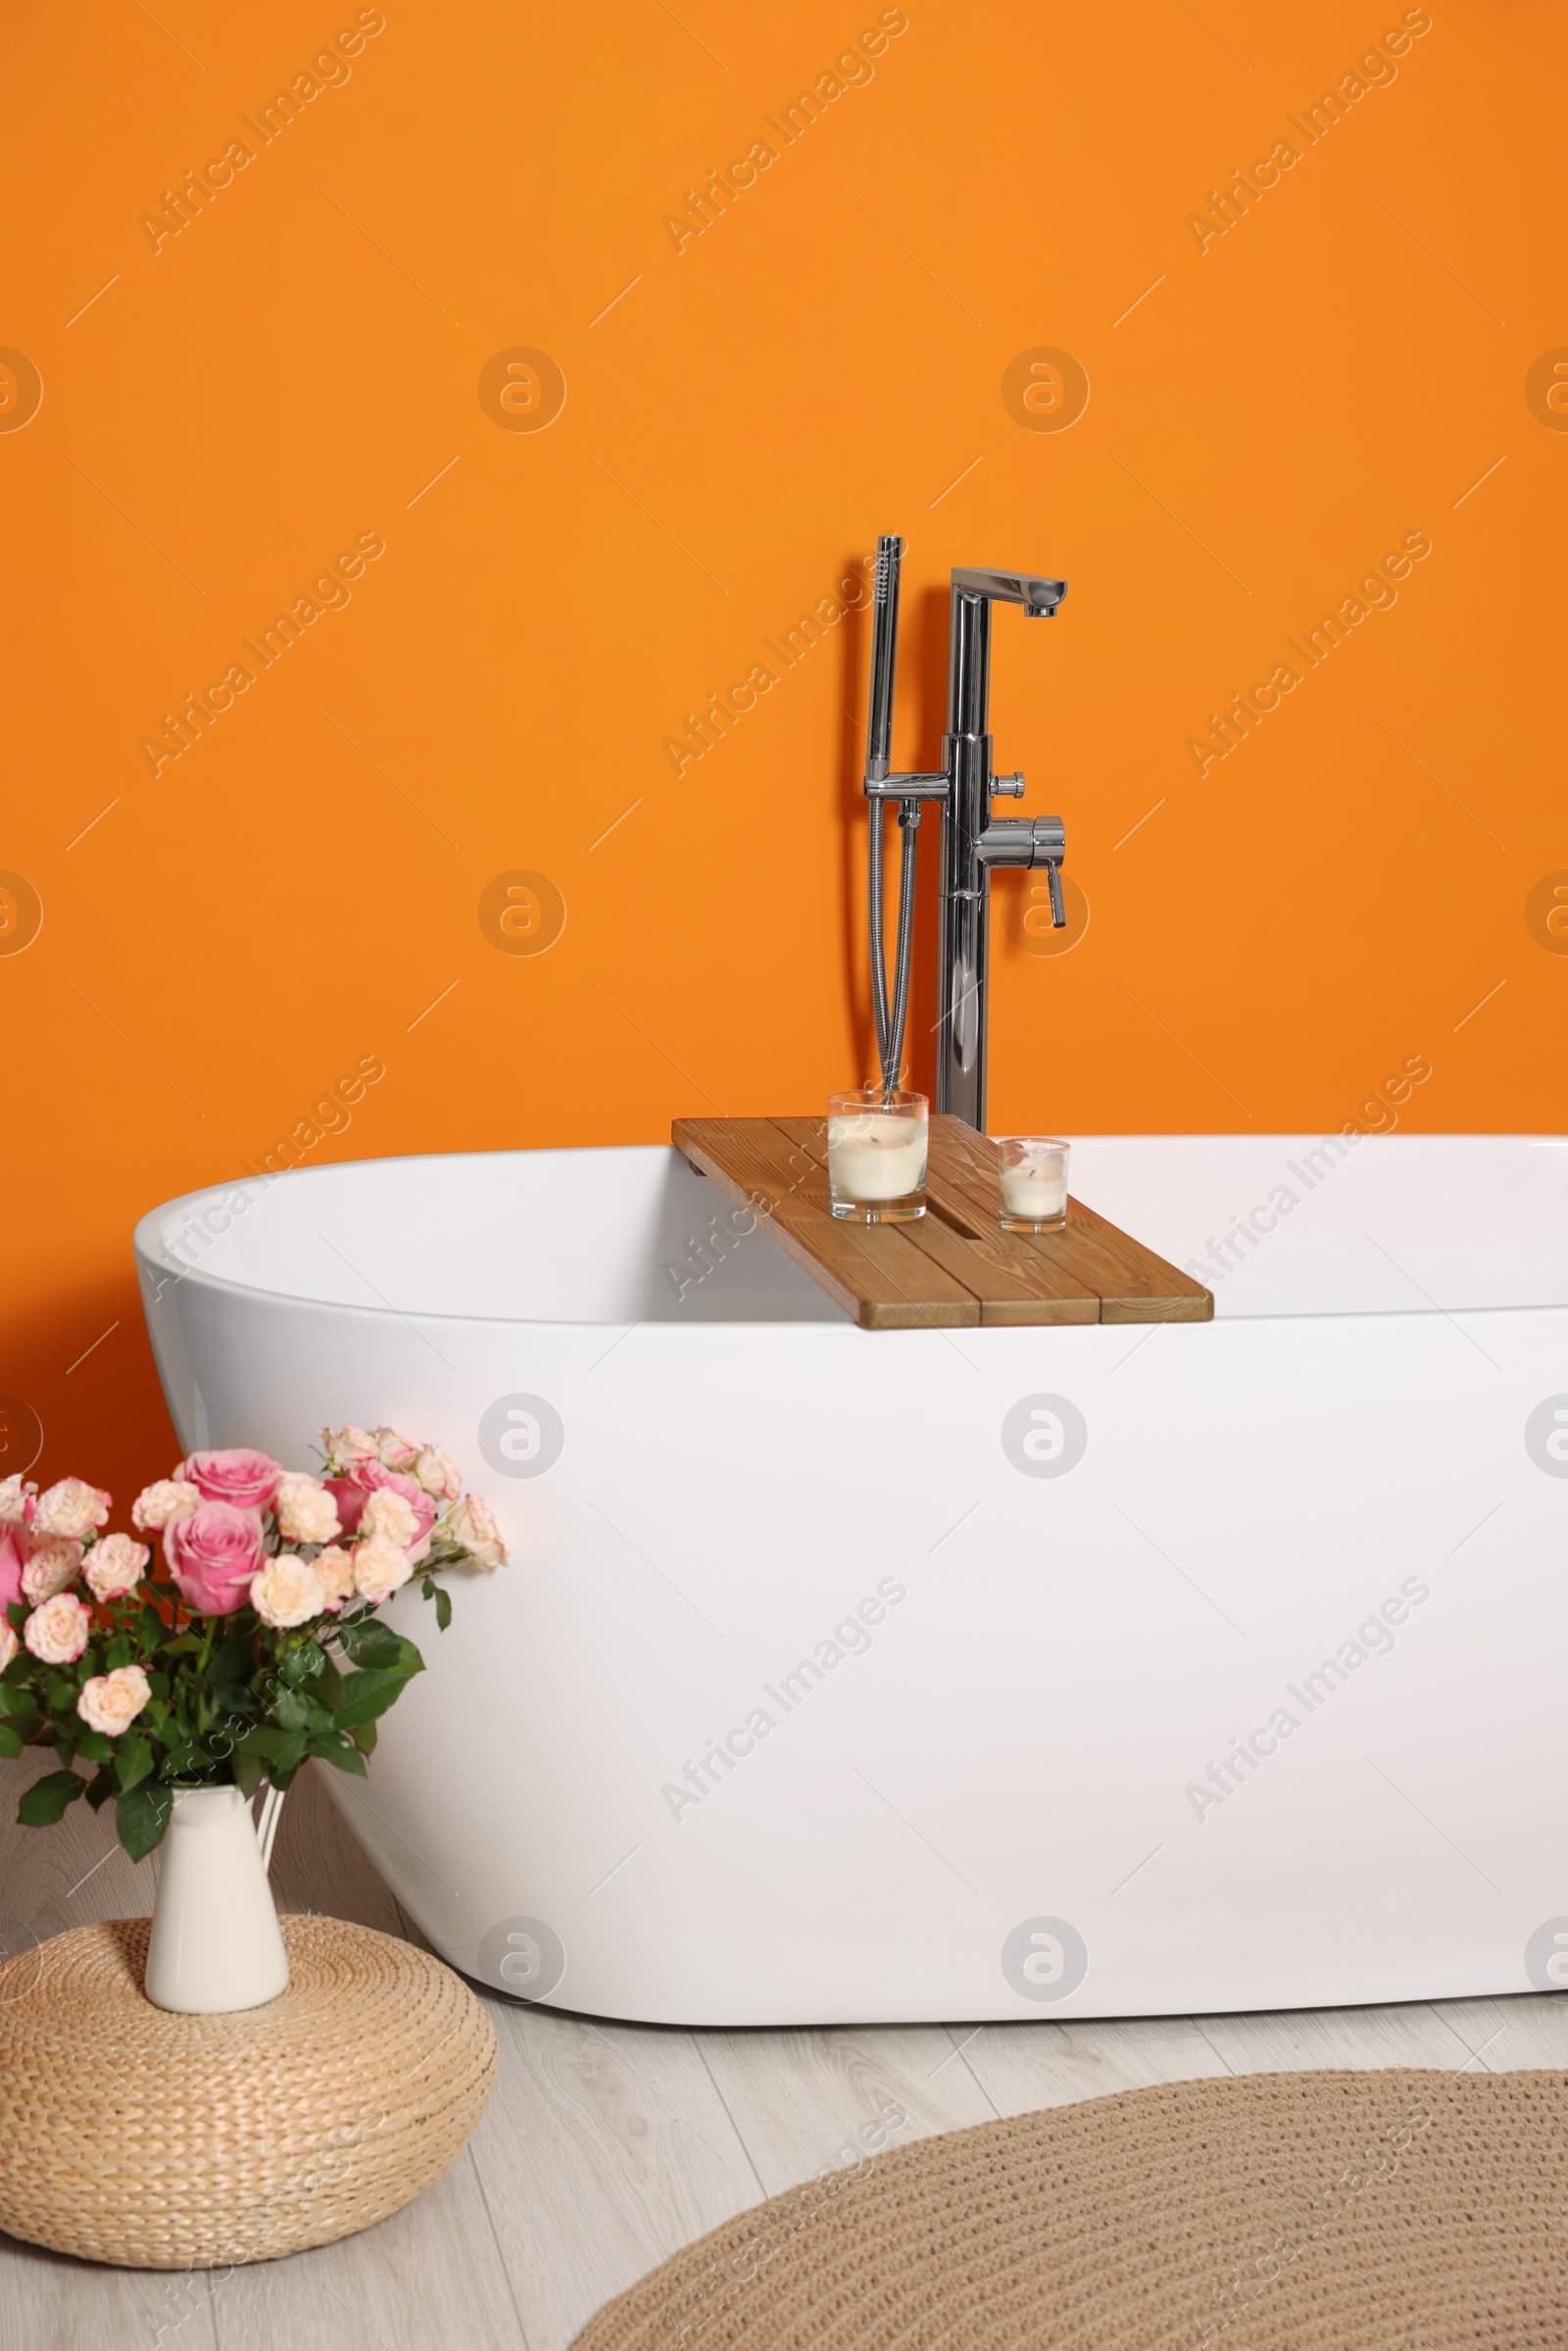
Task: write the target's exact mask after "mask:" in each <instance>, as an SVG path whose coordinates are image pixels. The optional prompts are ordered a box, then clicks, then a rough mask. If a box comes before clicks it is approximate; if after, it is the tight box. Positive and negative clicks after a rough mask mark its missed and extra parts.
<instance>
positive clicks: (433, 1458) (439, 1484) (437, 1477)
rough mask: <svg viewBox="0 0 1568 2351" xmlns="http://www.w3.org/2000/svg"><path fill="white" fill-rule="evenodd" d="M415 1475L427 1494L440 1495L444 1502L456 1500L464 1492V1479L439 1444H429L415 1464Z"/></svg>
mask: <svg viewBox="0 0 1568 2351" xmlns="http://www.w3.org/2000/svg"><path fill="white" fill-rule="evenodd" d="M414 1475H415V1476H416V1477H417V1479H418V1481H419V1484H420V1485H421V1486H422V1487H423V1488H424V1491H425V1493H426V1494H437V1495H439V1497H440V1498H441V1500H442V1501H444V1502H455V1501H456V1500H457V1498H458V1496H459V1494H461V1493H462V1492H463V1480H462V1479H461V1478H460V1477H459V1475H458V1473H457V1471H456V1469H454V1467H453V1465H452V1463H451V1462H450V1461H449V1460H448V1459H447V1456H446V1454H445V1453H444V1452H443V1451H442V1450H441V1447H440V1446H439V1445H426V1446H425V1448H424V1450H423V1452H422V1453H421V1454H420V1455H419V1458H418V1459H417V1461H416V1462H415V1464H414Z"/></svg>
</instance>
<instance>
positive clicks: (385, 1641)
mask: <svg viewBox="0 0 1568 2351" xmlns="http://www.w3.org/2000/svg"><path fill="white" fill-rule="evenodd" d="M338 1641H339V1644H340V1646H341V1647H342V1650H343V1654H344V1655H345V1656H346V1657H350V1658H352V1659H353V1661H354V1663H355V1664H356V1665H366V1666H373V1667H378V1668H387V1667H393V1666H396V1665H397V1663H398V1662H399V1658H400V1656H401V1653H402V1643H401V1642H400V1641H399V1640H398V1636H397V1635H396V1634H395V1633H394V1632H393V1630H392V1628H391V1626H390V1625H382V1624H377V1623H376V1622H375V1620H374V1619H373V1618H371V1619H370V1621H369V1622H368V1623H367V1624H358V1625H345V1626H344V1627H343V1628H342V1630H341V1632H340V1633H339V1635H338Z"/></svg>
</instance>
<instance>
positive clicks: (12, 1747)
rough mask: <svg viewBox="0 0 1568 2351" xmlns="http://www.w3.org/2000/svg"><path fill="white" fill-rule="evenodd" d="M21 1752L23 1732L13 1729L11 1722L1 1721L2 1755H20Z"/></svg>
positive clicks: (0, 1749)
mask: <svg viewBox="0 0 1568 2351" xmlns="http://www.w3.org/2000/svg"><path fill="white" fill-rule="evenodd" d="M21 1752H22V1735H21V1733H20V1732H18V1731H13V1730H12V1728H11V1725H10V1724H9V1723H0V1755H20V1754H21Z"/></svg>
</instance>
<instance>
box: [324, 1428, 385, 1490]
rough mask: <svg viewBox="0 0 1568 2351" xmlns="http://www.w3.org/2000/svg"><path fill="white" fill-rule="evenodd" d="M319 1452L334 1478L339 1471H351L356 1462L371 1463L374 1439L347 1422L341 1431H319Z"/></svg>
mask: <svg viewBox="0 0 1568 2351" xmlns="http://www.w3.org/2000/svg"><path fill="white" fill-rule="evenodd" d="M321 1450H322V1452H323V1453H324V1454H325V1455H326V1466H327V1468H328V1469H329V1470H330V1471H331V1472H332V1473H333V1475H334V1476H336V1475H337V1473H338V1472H339V1471H340V1470H345V1469H352V1468H353V1467H354V1464H355V1462H356V1461H373V1460H374V1459H375V1439H374V1438H373V1437H371V1436H368V1434H367V1432H366V1431H365V1430H364V1429H357V1428H356V1427H355V1425H354V1423H353V1421H347V1422H346V1423H345V1424H344V1426H343V1427H342V1428H341V1429H323V1430H322V1431H321Z"/></svg>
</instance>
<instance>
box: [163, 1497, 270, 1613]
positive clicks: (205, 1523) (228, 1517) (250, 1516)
mask: <svg viewBox="0 0 1568 2351" xmlns="http://www.w3.org/2000/svg"><path fill="white" fill-rule="evenodd" d="M264 1556H265V1554H264V1552H263V1550H262V1520H261V1513H260V1512H259V1511H256V1510H237V1509H236V1508H235V1507H234V1505H233V1503H232V1502H203V1503H202V1505H201V1508H200V1509H199V1510H191V1511H188V1512H187V1513H186V1515H185V1516H184V1517H183V1518H175V1519H172V1520H171V1521H170V1523H169V1525H168V1526H167V1527H166V1528H165V1529H164V1557H165V1558H166V1559H167V1560H168V1561H169V1572H170V1574H171V1575H172V1577H173V1579H174V1582H175V1583H176V1584H177V1585H178V1586H179V1589H180V1591H181V1592H183V1593H184V1595H185V1598H186V1599H187V1600H188V1601H189V1602H190V1605H191V1606H192V1607H193V1608H194V1609H195V1610H196V1612H197V1614H198V1615H200V1616H228V1615H230V1614H231V1613H232V1612H233V1610H234V1609H236V1608H243V1607H244V1605H245V1603H246V1601H247V1600H248V1599H249V1597H250V1590H251V1578H252V1576H254V1575H255V1574H256V1573H257V1571H258V1569H259V1568H260V1567H261V1564H262V1560H263V1557H264Z"/></svg>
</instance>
